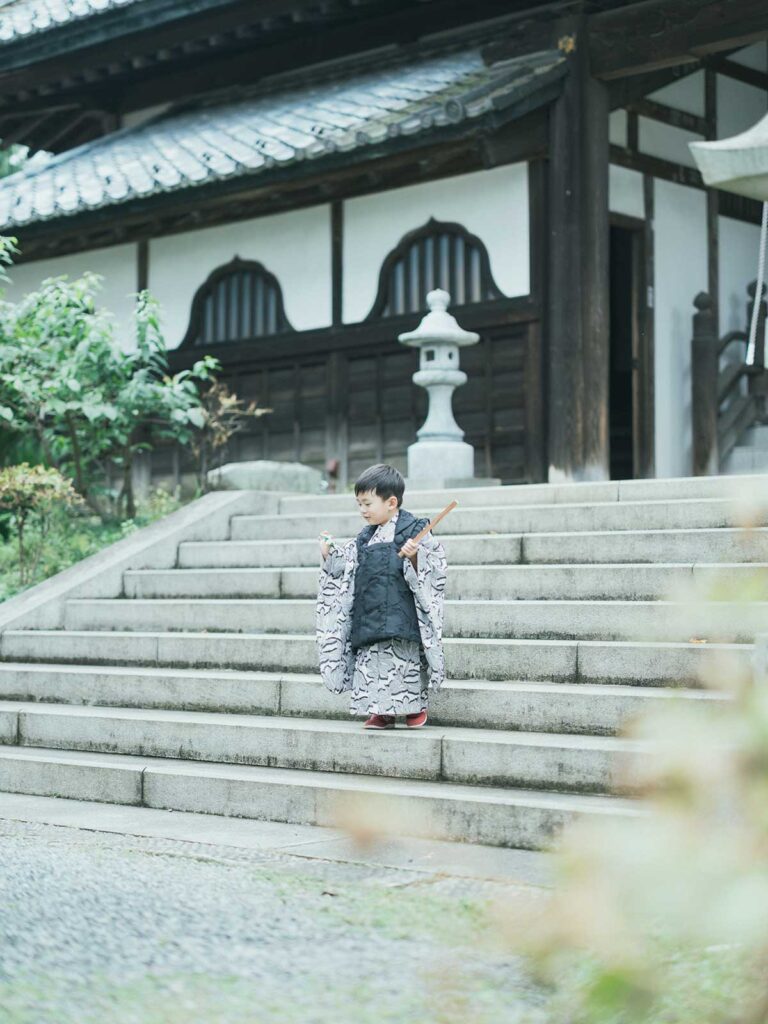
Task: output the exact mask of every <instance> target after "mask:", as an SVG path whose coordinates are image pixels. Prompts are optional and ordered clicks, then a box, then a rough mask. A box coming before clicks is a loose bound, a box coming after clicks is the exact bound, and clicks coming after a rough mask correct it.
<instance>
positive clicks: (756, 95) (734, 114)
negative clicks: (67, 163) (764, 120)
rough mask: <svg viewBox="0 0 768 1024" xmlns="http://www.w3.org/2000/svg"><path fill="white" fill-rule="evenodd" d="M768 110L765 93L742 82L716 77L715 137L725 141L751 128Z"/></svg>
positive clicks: (723, 76) (722, 76)
mask: <svg viewBox="0 0 768 1024" xmlns="http://www.w3.org/2000/svg"><path fill="white" fill-rule="evenodd" d="M766 110H768V100H767V98H766V93H765V92H764V91H763V90H762V89H756V88H755V87H754V86H752V85H745V84H744V82H737V81H736V80H735V79H733V78H726V77H725V75H718V76H717V137H718V138H719V139H727V138H728V137H729V136H730V135H737V134H738V133H739V132H743V131H746V129H747V128H751V127H752V125H753V124H755V122H756V121H759V120H760V118H761V117H764V116H765V112H766Z"/></svg>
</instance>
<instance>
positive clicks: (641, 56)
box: [589, 0, 768, 79]
mask: <svg viewBox="0 0 768 1024" xmlns="http://www.w3.org/2000/svg"><path fill="white" fill-rule="evenodd" d="M761 39H768V19H766V11H765V0H738V2H736V0H708V2H702V0H645V2H643V3H633V4H630V5H629V6H628V7H620V8H617V9H614V10H610V11H603V12H601V13H599V14H593V15H592V16H591V17H590V19H589V50H590V59H591V65H592V72H593V74H594V75H596V76H597V77H599V78H604V79H611V78H621V77H624V76H626V75H635V74H640V73H643V72H649V71H653V70H656V69H658V68H664V67H669V66H672V65H675V64H684V63H686V62H688V61H694V60H697V59H700V58H702V57H704V56H706V55H708V54H715V53H721V52H722V51H723V50H732V49H734V48H736V47H740V46H746V45H748V44H749V43H754V42H757V41H759V40H761Z"/></svg>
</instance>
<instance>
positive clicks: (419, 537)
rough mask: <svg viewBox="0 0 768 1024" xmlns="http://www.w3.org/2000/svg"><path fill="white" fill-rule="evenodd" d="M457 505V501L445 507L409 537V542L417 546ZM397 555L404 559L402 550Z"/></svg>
mask: <svg viewBox="0 0 768 1024" xmlns="http://www.w3.org/2000/svg"><path fill="white" fill-rule="evenodd" d="M458 504H459V503H458V501H452V502H451V504H450V505H446V506H445V508H444V509H443V511H442V512H439V513H438V514H437V515H436V516H435V518H434V519H433V520H432V521H431V522H430V523H427V525H426V526H425V527H424V529H423V530H419V532H418V533H417V534H416V536H415V537H411V540H412V541H413V542H414V544H418V543H419V542H420V541H422V540H424V538H425V537H426V536H427V534H428V533H429V531H430V530H431V529H432V527H433V526H437V524H438V523H439V522H440V520H441V519H445V517H446V516H447V515H448V513H449V512H451V511H452V510H453V509H455V508H456V506H457V505H458ZM397 554H398V558H405V555H404V554H403V552H402V550H401V551H398V553H397Z"/></svg>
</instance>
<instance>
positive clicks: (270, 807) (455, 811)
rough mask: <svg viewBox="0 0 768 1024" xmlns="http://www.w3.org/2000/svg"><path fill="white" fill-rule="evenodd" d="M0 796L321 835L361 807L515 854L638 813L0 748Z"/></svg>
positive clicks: (375, 781) (603, 801)
mask: <svg viewBox="0 0 768 1024" xmlns="http://www.w3.org/2000/svg"><path fill="white" fill-rule="evenodd" d="M0 791H3V792H7V793H27V794H30V795H39V796H58V797H69V798H71V799H76V800H96V801H99V802H101V803H116V804H129V805H134V806H145V807H156V808H162V809H166V810H176V811H197V812H200V813H205V814H222V815H227V816H230V817H241V818H258V819H265V820H268V821H284V822H289V823H291V824H307V825H328V826H338V825H339V824H340V823H341V822H342V821H349V820H350V818H351V817H352V816H353V815H354V814H355V812H356V809H357V808H359V807H360V806H361V805H362V806H364V807H365V810H366V814H368V813H371V814H373V815H374V816H377V817H378V818H379V820H380V821H381V822H382V823H383V824H385V825H389V827H390V828H391V829H392V831H393V832H395V833H399V834H403V835H412V836H421V837H432V838H438V839H446V840H452V841H456V842H470V843H483V844H486V845H489V846H507V847H518V848H520V849H542V848H544V847H547V846H549V845H550V844H551V842H552V840H553V839H554V838H555V837H556V836H557V834H558V833H559V832H560V830H561V829H562V828H563V826H564V825H566V824H569V823H570V822H572V821H573V820H574V819H576V818H594V819H598V820H604V819H606V818H610V817H623V818H634V817H640V816H641V815H642V814H643V813H644V812H643V810H642V808H641V806H640V805H639V804H638V803H636V802H634V801H631V800H627V799H623V798H619V797H614V796H605V795H599V796H597V795H583V794H571V793H545V792H532V791H530V790H516V789H509V788H506V787H505V788H498V787H489V786H466V785H458V784H455V783H447V782H425V781H416V780H401V779H388V778H381V777H377V776H366V775H345V774H343V773H340V772H311V771H304V770H299V769H290V768H260V767H254V766H250V765H237V766H235V765H221V764H207V763H205V762H195V761H181V760H170V759H163V758H148V757H135V756H134V757H132V756H130V755H124V754H123V755H121V754H103V753H99V754H93V753H85V752H73V751H63V750H50V749H42V748H36V749H32V748H26V747H0Z"/></svg>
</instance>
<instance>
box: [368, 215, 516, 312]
mask: <svg viewBox="0 0 768 1024" xmlns="http://www.w3.org/2000/svg"><path fill="white" fill-rule="evenodd" d="M433 288H444V289H445V290H446V291H447V292H450V295H451V305H452V306H464V305H468V304H469V303H475V302H487V301H488V300H490V299H500V298H502V297H503V296H502V293H501V291H500V290H499V288H498V287H497V285H496V282H495V281H494V280H493V275H492V274H491V265H490V261H489V259H488V250H487V249H486V248H485V246H484V245H483V243H482V242H481V241H480V239H479V238H478V237H477V236H476V235H472V234H470V233H469V231H467V229H466V228H464V227H462V226H461V224H451V223H447V222H444V221H437V220H435V219H434V218H431V219H430V220H429V221H428V222H427V223H426V224H425V225H424V226H423V227H420V228H417V230H416V231H411V232H410V233H409V234H407V235H405V237H404V238H403V239H401V241H400V242H399V244H398V245H397V246H396V247H395V248H394V249H393V250H392V252H391V253H390V254H389V255H388V256H387V258H386V259H385V260H384V263H383V264H382V267H381V273H380V275H379V289H378V292H377V295H376V300H375V302H374V304H373V308H372V309H371V312H370V313H369V314H368V317H367V319H368V320H373V319H376V318H378V317H385V316H398V315H401V314H403V313H418V312H421V311H423V310H424V309H425V308H426V307H425V297H426V295H427V292H430V291H432V289H433Z"/></svg>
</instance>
